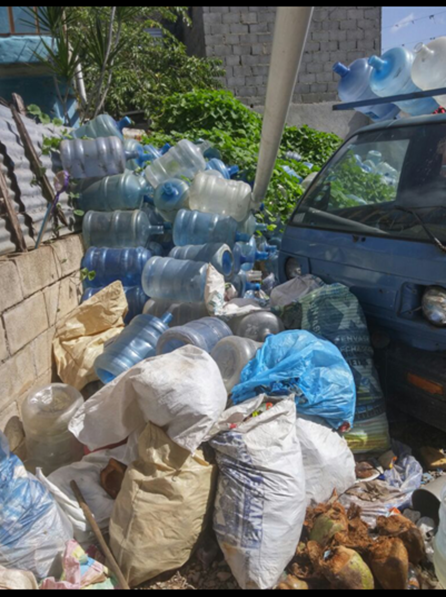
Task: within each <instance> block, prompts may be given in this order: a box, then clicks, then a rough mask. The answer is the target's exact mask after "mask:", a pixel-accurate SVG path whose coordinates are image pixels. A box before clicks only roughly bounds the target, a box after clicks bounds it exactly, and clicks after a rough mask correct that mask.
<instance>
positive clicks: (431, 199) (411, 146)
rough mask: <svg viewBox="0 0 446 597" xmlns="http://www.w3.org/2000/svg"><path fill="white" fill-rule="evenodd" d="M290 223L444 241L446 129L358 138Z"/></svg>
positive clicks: (339, 156)
mask: <svg viewBox="0 0 446 597" xmlns="http://www.w3.org/2000/svg"><path fill="white" fill-rule="evenodd" d="M292 224H295V225H297V226H304V227H307V228H308V227H314V228H322V229H327V230H339V231H345V232H352V233H359V234H371V235H377V236H390V237H395V238H401V239H408V240H417V241H426V242H431V239H430V238H429V232H430V233H431V234H432V235H433V236H435V237H436V238H438V239H439V240H441V241H446V124H443V123H442V124H434V125H432V124H425V125H411V126H405V127H400V128H388V129H384V130H379V131H369V132H364V133H361V134H359V135H357V136H356V137H354V138H353V139H351V140H350V141H349V142H348V143H346V144H345V145H344V146H343V147H342V148H341V150H340V151H339V152H338V153H337V154H336V156H335V157H334V158H333V159H332V160H331V161H330V162H329V163H328V164H327V166H326V167H325V168H324V169H323V171H322V172H321V174H320V175H319V176H318V178H317V179H316V180H315V181H314V183H313V184H312V186H311V187H310V188H309V189H308V191H307V193H306V194H305V195H304V197H303V199H302V201H301V202H300V204H299V206H298V208H297V210H296V212H295V213H294V215H293V218H292ZM423 224H424V225H423ZM426 229H427V230H426Z"/></svg>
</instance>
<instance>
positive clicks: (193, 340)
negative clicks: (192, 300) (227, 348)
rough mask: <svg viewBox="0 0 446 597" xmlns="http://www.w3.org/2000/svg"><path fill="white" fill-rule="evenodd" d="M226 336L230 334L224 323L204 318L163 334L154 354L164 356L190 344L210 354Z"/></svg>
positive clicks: (211, 318) (214, 318) (219, 320)
mask: <svg viewBox="0 0 446 597" xmlns="http://www.w3.org/2000/svg"><path fill="white" fill-rule="evenodd" d="M228 336H232V332H231V329H230V328H229V326H228V325H227V324H226V323H225V322H224V321H222V320H221V319H217V317H204V318H203V319H199V320H197V321H191V322H190V323H187V324H186V325H182V326H178V327H174V328H171V329H169V330H167V331H166V332H164V334H163V335H162V336H161V338H160V340H159V341H158V346H157V349H156V352H157V354H166V353H168V352H173V351H174V350H176V349H177V348H181V347H182V346H185V345H186V344H192V345H194V346H197V347H198V348H201V349H202V350H204V351H206V352H208V353H211V352H212V350H213V349H214V347H215V346H216V344H217V343H218V342H220V340H222V339H223V338H227V337H228ZM203 383H205V380H203Z"/></svg>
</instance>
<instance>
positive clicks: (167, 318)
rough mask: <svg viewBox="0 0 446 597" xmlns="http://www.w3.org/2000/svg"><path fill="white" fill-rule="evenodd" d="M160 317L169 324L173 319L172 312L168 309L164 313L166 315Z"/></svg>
mask: <svg viewBox="0 0 446 597" xmlns="http://www.w3.org/2000/svg"><path fill="white" fill-rule="evenodd" d="M160 319H161V321H162V322H163V323H165V324H166V325H169V323H170V322H171V321H172V319H173V315H172V313H170V311H167V313H164V315H163V316H162V317H160Z"/></svg>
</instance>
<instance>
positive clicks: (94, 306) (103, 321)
mask: <svg viewBox="0 0 446 597" xmlns="http://www.w3.org/2000/svg"><path fill="white" fill-rule="evenodd" d="M127 311H128V303H127V299H126V297H125V293H124V288H123V286H122V284H121V282H114V283H113V284H110V286H107V288H104V289H103V290H101V292H98V293H97V294H95V295H94V296H93V297H92V298H91V299H89V300H88V301H86V302H85V303H83V304H82V305H80V306H79V307H78V308H77V309H76V311H74V313H72V314H71V315H70V316H69V318H68V319H66V320H65V321H64V322H63V324H62V325H61V327H59V328H58V329H57V331H56V335H55V337H54V340H53V352H54V358H55V361H56V366H57V373H58V375H59V377H60V379H61V380H62V381H63V382H64V383H66V384H68V385H71V386H73V387H75V388H76V389H77V390H82V388H84V387H85V386H86V385H87V384H89V383H90V382H92V381H96V380H97V379H98V377H97V375H96V373H95V371H94V362H95V360H96V358H97V357H98V356H99V355H100V354H102V352H103V350H104V344H105V343H106V342H108V341H109V340H111V339H112V338H114V337H115V336H117V335H118V334H120V333H121V331H122V330H123V328H124V317H125V316H126V314H127Z"/></svg>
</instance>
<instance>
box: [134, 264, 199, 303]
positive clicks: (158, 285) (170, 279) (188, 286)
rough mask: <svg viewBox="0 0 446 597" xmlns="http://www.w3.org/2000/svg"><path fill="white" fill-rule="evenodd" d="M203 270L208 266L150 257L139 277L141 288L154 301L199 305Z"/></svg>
mask: <svg viewBox="0 0 446 597" xmlns="http://www.w3.org/2000/svg"><path fill="white" fill-rule="evenodd" d="M207 270H208V264H207V263H201V262H199V261H183V260H179V259H173V258H172V257H152V258H151V259H149V261H148V262H147V263H146V266H145V268H144V271H143V273H142V287H143V290H144V292H145V293H146V294H147V296H150V297H151V298H154V299H168V300H171V301H177V302H179V303H182V302H186V303H202V302H203V301H204V291H205V286H206V275H207Z"/></svg>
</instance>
